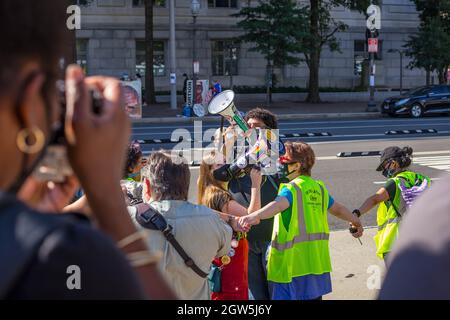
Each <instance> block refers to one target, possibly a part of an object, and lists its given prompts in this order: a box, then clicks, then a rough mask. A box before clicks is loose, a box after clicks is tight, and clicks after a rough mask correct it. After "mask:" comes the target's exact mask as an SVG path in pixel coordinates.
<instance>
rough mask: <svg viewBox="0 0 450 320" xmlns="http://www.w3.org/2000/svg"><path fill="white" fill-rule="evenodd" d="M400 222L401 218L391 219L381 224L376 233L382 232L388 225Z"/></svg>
mask: <svg viewBox="0 0 450 320" xmlns="http://www.w3.org/2000/svg"><path fill="white" fill-rule="evenodd" d="M401 220H402V217H396V218H393V219H389V220H388V221H386V222H385V223H383V224H382V225H381V226H378V231H381V230H383V229H384V228H386V226H387V225H388V224H390V223H399V222H400V221H401Z"/></svg>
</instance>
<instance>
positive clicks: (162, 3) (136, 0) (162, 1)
mask: <svg viewBox="0 0 450 320" xmlns="http://www.w3.org/2000/svg"><path fill="white" fill-rule="evenodd" d="M144 5H145V0H133V7H143V6H144ZM153 6H154V7H161V8H165V7H166V0H153Z"/></svg>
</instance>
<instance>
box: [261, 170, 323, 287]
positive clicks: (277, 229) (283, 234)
mask: <svg viewBox="0 0 450 320" xmlns="http://www.w3.org/2000/svg"><path fill="white" fill-rule="evenodd" d="M283 187H286V188H288V189H289V190H290V192H291V193H292V200H293V201H292V207H291V208H290V209H292V210H291V213H292V214H291V215H289V209H287V210H285V211H283V212H281V213H278V214H277V215H276V216H275V220H274V228H273V233H272V243H271V248H270V252H269V259H268V263H267V278H268V280H269V281H273V282H277V283H290V282H292V278H295V277H300V276H304V275H308V274H317V275H320V274H323V273H327V272H331V261H330V252H329V247H328V240H329V237H330V232H329V229H328V219H327V212H328V201H329V196H328V191H327V189H326V188H325V186H324V184H323V182H321V181H316V180H314V179H312V178H311V177H307V176H300V177H298V178H297V179H295V180H293V181H291V182H290V183H284V184H281V185H280V190H281V189H282V188H283Z"/></svg>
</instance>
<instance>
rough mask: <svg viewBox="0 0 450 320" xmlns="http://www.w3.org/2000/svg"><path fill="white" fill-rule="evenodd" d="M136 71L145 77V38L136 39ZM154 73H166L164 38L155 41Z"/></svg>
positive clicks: (159, 75) (155, 74) (157, 74)
mask: <svg viewBox="0 0 450 320" xmlns="http://www.w3.org/2000/svg"><path fill="white" fill-rule="evenodd" d="M136 73H139V74H140V75H141V76H142V78H145V40H136ZM153 75H154V76H155V77H163V76H165V75H166V63H165V45H164V41H162V40H155V41H153Z"/></svg>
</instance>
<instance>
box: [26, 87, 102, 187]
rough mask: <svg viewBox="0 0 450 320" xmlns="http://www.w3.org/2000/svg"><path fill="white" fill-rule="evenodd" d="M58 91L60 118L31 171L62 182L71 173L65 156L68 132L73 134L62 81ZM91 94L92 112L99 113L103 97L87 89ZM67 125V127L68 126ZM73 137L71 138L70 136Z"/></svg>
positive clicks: (41, 176)
mask: <svg viewBox="0 0 450 320" xmlns="http://www.w3.org/2000/svg"><path fill="white" fill-rule="evenodd" d="M56 86H57V90H58V93H59V103H60V105H61V110H62V112H61V118H60V119H59V121H58V122H57V123H56V124H55V126H56V127H54V128H53V134H52V136H51V138H50V141H49V143H48V146H47V149H46V153H45V155H44V157H43V158H42V160H41V161H40V162H39V164H38V166H37V167H36V169H35V170H34V172H33V176H34V177H35V178H36V179H38V180H40V181H53V182H56V183H60V182H63V181H64V180H65V179H66V177H67V176H70V175H72V174H73V171H72V168H71V166H70V164H69V161H68V158H67V141H68V136H67V135H68V134H70V135H73V130H71V125H72V124H71V123H68V122H71V119H70V117H69V119H67V112H68V110H67V104H66V90H65V83H64V81H62V80H60V81H58V82H57V83H56ZM89 94H90V96H91V101H92V102H91V104H92V111H93V113H94V114H97V115H98V114H101V112H102V105H103V97H102V95H101V93H100V92H98V91H97V90H95V89H89ZM72 108H73V106H72ZM68 126H69V127H68ZM69 138H70V137H69ZM72 139H73V138H72Z"/></svg>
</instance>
